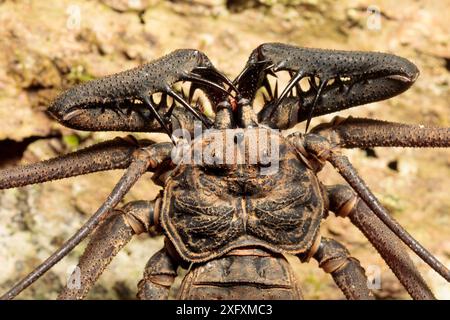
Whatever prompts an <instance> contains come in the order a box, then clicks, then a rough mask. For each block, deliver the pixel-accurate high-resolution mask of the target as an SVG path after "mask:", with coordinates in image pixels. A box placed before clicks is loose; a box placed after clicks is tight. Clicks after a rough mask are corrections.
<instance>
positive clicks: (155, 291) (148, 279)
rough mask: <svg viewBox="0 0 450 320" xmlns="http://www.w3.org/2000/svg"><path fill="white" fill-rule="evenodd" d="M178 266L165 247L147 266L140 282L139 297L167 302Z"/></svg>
mask: <svg viewBox="0 0 450 320" xmlns="http://www.w3.org/2000/svg"><path fill="white" fill-rule="evenodd" d="M177 267H178V264H177V263H176V262H175V261H174V260H173V259H172V258H171V257H170V256H169V254H168V251H167V249H166V248H165V247H164V248H163V249H161V250H159V251H158V252H157V253H155V254H154V255H153V256H152V257H151V258H150V260H148V262H147V265H146V266H145V271H144V278H143V279H142V280H141V281H139V284H138V294H137V297H138V298H139V299H141V300H167V299H168V297H169V291H170V287H171V286H172V284H173V282H174V281H175V278H176V276H177Z"/></svg>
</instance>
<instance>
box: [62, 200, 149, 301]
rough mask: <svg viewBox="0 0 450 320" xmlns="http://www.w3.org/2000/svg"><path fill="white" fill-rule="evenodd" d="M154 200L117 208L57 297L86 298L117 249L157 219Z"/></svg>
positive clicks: (90, 242) (147, 228)
mask: <svg viewBox="0 0 450 320" xmlns="http://www.w3.org/2000/svg"><path fill="white" fill-rule="evenodd" d="M154 204H155V203H154V202H153V201H134V202H130V203H128V204H127V205H125V206H124V207H123V208H122V209H119V210H114V212H113V213H112V214H111V215H110V216H109V217H108V218H106V219H105V221H104V222H102V223H101V225H100V226H99V227H98V228H97V229H96V230H95V231H94V233H93V234H92V236H91V239H90V241H89V244H88V245H87V247H86V249H85V251H84V253H83V255H82V256H81V257H80V260H79V262H78V265H77V267H76V269H75V270H74V272H73V273H72V275H71V277H70V279H69V281H68V283H67V285H66V287H64V290H63V291H62V292H61V293H60V295H59V296H58V299H64V300H75V299H83V298H84V297H85V296H86V295H87V294H88V293H89V291H90V289H91V288H92V286H93V285H94V284H95V282H96V281H97V279H98V277H100V275H101V274H102V273H103V271H104V270H105V268H106V267H107V266H108V265H109V263H110V262H111V261H112V259H113V258H114V257H115V256H116V255H117V253H118V252H119V251H120V250H121V249H122V248H123V247H124V246H125V245H126V244H127V243H128V242H129V241H130V240H131V238H132V237H133V236H134V235H136V234H140V233H144V232H148V230H149V228H150V227H151V224H152V221H153V222H154V220H155V217H154Z"/></svg>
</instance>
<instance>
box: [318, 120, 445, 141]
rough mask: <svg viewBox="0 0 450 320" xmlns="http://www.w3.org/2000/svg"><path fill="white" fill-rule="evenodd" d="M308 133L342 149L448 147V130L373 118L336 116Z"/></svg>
mask: <svg viewBox="0 0 450 320" xmlns="http://www.w3.org/2000/svg"><path fill="white" fill-rule="evenodd" d="M311 133H317V134H320V135H321V136H324V137H327V138H328V140H330V142H331V143H332V144H333V145H336V146H339V147H342V148H373V147H409V148H446V147H450V128H439V127H430V126H423V125H417V124H403V123H395V122H388V121H381V120H374V119H364V118H352V117H349V118H341V117H335V118H334V119H333V120H332V121H331V122H330V123H324V124H320V125H318V126H316V127H314V129H312V130H311Z"/></svg>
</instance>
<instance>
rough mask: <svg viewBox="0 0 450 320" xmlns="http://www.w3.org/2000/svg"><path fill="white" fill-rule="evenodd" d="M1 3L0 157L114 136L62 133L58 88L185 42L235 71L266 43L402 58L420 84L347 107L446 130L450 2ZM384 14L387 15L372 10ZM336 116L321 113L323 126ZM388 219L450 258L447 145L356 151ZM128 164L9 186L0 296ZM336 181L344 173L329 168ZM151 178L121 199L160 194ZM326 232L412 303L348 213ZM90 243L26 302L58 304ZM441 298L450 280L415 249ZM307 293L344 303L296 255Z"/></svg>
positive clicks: (120, 274) (134, 255) (137, 259)
mask: <svg viewBox="0 0 450 320" xmlns="http://www.w3.org/2000/svg"><path fill="white" fill-rule="evenodd" d="M189 2H190V1H180V0H178V1H171V2H166V1H144V0H141V1H139V0H138V1H131V0H130V1H109V0H108V1H106V0H105V1H80V0H70V1H69V0H58V1H56V0H52V1H39V0H28V1H17V2H13V1H0V25H1V26H2V28H0V119H1V126H0V165H1V166H8V165H15V164H18V163H30V162H34V161H39V160H42V159H47V158H49V157H52V156H55V155H57V154H60V153H64V152H68V151H70V150H72V149H74V148H77V147H82V146H85V145H89V144H92V143H94V142H96V141H100V140H103V139H107V138H110V137H112V136H115V134H111V133H94V134H90V133H82V132H75V131H73V130H70V129H66V128H63V127H61V126H60V125H58V124H57V123H55V122H54V121H52V120H51V119H49V118H48V117H47V116H46V114H45V112H44V111H45V108H46V106H47V105H48V103H49V101H50V100H51V99H52V98H53V97H55V95H56V94H57V93H58V92H59V91H60V90H62V89H64V88H67V87H69V86H71V85H73V84H75V83H78V82H80V81H85V80H89V79H92V78H94V77H100V76H104V75H107V74H111V73H114V72H118V71H121V70H125V69H128V68H130V67H133V66H136V65H139V64H140V63H143V62H145V61H148V60H151V59H153V58H156V57H159V56H161V55H163V54H164V53H168V52H170V51H171V50H174V49H176V48H182V47H193V48H198V49H200V50H202V51H204V52H205V53H206V54H207V55H208V56H209V57H210V58H211V60H212V61H213V62H214V63H215V65H216V66H218V67H219V68H220V69H221V70H223V71H224V72H225V73H227V74H228V75H229V76H230V77H231V78H233V77H234V76H235V75H236V74H237V73H238V72H239V71H240V70H241V68H242V67H243V65H244V63H245V61H246V59H247V57H248V55H249V53H250V52H251V50H252V49H253V48H255V47H256V46H257V45H259V44H260V43H263V42H269V41H279V42H288V43H292V44H297V45H302V46H308V47H322V48H335V49H358V50H376V51H385V52H392V53H395V54H397V55H400V56H404V57H407V58H408V59H410V60H412V61H413V62H414V63H416V64H417V65H418V67H419V69H420V70H421V76H420V77H419V79H418V81H417V83H416V84H415V85H414V86H413V88H411V90H409V91H408V92H406V93H405V94H403V95H401V96H399V97H396V98H394V99H391V100H389V101H385V102H380V103H375V104H372V105H369V106H365V107H361V108H359V109H352V110H350V111H347V112H343V113H342V114H343V115H349V114H352V115H355V116H370V117H374V118H380V119H386V120H392V121H403V122H408V123H423V124H434V125H440V126H449V125H450V108H449V101H450V90H449V83H450V73H449V72H450V41H449V38H448V34H450V30H449V25H448V21H447V19H446V16H445V14H443V13H444V12H447V11H448V10H449V6H450V4H448V2H444V1H442V2H437V1H436V2H429V1H425V0H419V1H415V2H409V1H406V0H399V1H373V2H374V4H375V5H374V6H371V7H370V8H368V7H367V2H364V1H360V0H351V1H347V2H345V3H342V2H340V3H338V2H334V1H311V0H309V1H306V0H305V1H302V0H299V1H285V0H283V1H281V0H279V1H278V0H277V1H267V0H258V1H239V0H234V1H216V0H214V1H206V0H201V1H195V5H193V4H192V3H189ZM378 9H379V10H381V14H380V15H377V14H376V13H373V12H374V11H376V10H378ZM331 117H332V116H329V117H322V118H320V119H318V120H316V123H317V122H319V121H325V120H328V119H330V118H331ZM347 154H348V155H349V156H350V158H351V160H352V161H353V162H354V164H355V166H356V167H357V168H358V170H359V172H360V173H361V175H362V176H363V177H364V178H365V179H366V181H367V183H368V185H369V186H370V187H372V189H373V191H374V192H375V194H376V195H377V196H379V197H380V199H381V200H382V202H383V203H384V204H385V205H386V206H387V207H388V208H389V209H390V210H391V212H392V214H393V215H394V216H395V217H396V218H397V219H398V220H399V221H400V222H401V223H402V224H403V225H404V226H405V228H406V229H407V230H409V231H410V233H411V234H413V235H414V236H415V237H416V238H417V239H418V240H419V241H420V242H421V243H422V244H423V245H424V246H425V247H427V248H428V249H429V250H430V251H431V252H433V253H434V254H436V256H437V257H438V258H439V259H440V260H442V261H444V262H445V263H446V264H447V265H448V264H449V263H450V250H449V247H450V239H449V238H448V235H449V234H450V216H449V212H450V197H449V196H448V190H449V189H450V153H449V151H448V150H437V149H436V150H406V149H376V150H375V155H376V157H373V156H369V154H368V153H366V152H364V151H361V150H350V151H348V152H347ZM119 177H120V172H109V173H98V174H92V175H88V176H84V177H77V178H71V179H67V180H63V181H58V182H52V183H46V184H42V185H36V186H29V187H25V188H20V189H13V190H5V191H0V217H1V218H0V221H1V222H0V291H1V292H4V291H6V290H7V289H8V288H9V287H10V286H11V285H12V284H13V283H14V282H16V281H17V280H19V279H20V278H21V277H23V276H24V275H26V274H27V273H28V272H29V271H30V270H31V269H32V268H33V267H34V266H36V265H38V264H39V263H40V262H41V261H42V260H44V259H45V258H46V257H47V256H48V255H50V254H51V253H52V252H53V251H54V250H55V249H56V248H57V247H58V246H59V245H60V244H62V243H63V241H64V240H65V239H67V238H69V237H70V235H71V234H72V233H73V232H75V231H76V230H77V229H78V228H79V227H80V226H81V224H82V223H83V221H85V220H87V218H88V216H89V215H90V214H92V213H93V212H94V211H95V210H96V208H97V207H98V206H99V205H100V203H101V202H102V200H103V199H104V198H105V197H106V195H107V194H108V192H109V191H110V190H111V188H112V186H113V184H114V183H115V182H116V181H117V180H118V179H119ZM321 177H322V178H323V180H324V181H326V182H327V183H335V182H337V181H340V180H339V178H338V176H337V174H336V173H334V172H333V171H332V170H331V169H330V168H328V167H327V168H326V169H325V170H324V172H323V173H321ZM157 192H158V188H157V187H155V186H154V185H153V184H152V183H151V182H150V179H149V177H148V176H146V177H144V178H143V179H142V181H140V182H139V184H138V185H136V186H135V187H134V188H133V190H132V191H131V192H130V193H129V194H128V196H127V198H126V199H125V201H129V200H132V199H152V198H154V197H155V196H156V193H157ZM323 234H324V235H328V236H332V237H334V238H335V239H337V240H339V241H342V242H343V243H345V244H346V245H347V246H348V248H349V250H350V251H351V252H352V253H353V254H354V256H355V257H357V258H358V259H360V260H361V262H362V264H363V266H364V267H366V268H367V269H368V270H370V269H371V268H373V267H371V266H378V267H379V268H380V270H381V275H382V282H381V289H380V290H377V292H376V294H377V296H379V297H381V298H407V295H406V293H405V291H404V290H403V289H402V288H401V286H399V285H398V284H397V282H396V281H395V279H394V276H393V274H392V273H391V272H390V271H389V270H388V268H387V267H386V266H385V265H384V264H383V262H382V261H381V259H380V258H379V256H378V255H376V254H375V252H374V250H373V249H372V248H371V247H370V245H369V244H368V242H367V241H366V240H365V239H364V238H363V236H362V235H361V234H360V233H359V232H358V231H356V230H355V228H353V227H352V226H351V225H350V224H349V222H348V221H345V220H342V219H338V218H333V217H331V218H330V219H329V220H328V221H326V222H325V223H324V226H323ZM161 245H162V242H161V239H148V238H147V237H140V238H136V239H134V240H133V241H132V242H131V243H130V244H129V245H128V246H127V247H126V248H125V249H124V250H123V252H121V253H120V254H119V255H118V256H117V257H116V259H115V260H114V261H113V263H112V264H111V266H110V267H109V268H108V270H107V271H106V272H105V273H104V275H102V277H101V278H100V279H99V282H98V284H97V285H96V286H95V288H94V290H93V291H92V292H91V294H90V295H89V298H91V299H101V298H114V299H115V298H122V299H132V298H134V295H135V290H136V284H137V281H138V280H139V279H140V277H141V275H142V272H143V269H144V265H145V263H146V261H147V259H148V258H149V257H150V256H151V255H152V254H153V253H154V252H155V251H156V250H158V248H159V247H160V246H161ZM82 249H83V248H82V246H80V247H79V248H77V249H76V250H74V252H72V253H71V254H70V256H69V257H67V258H66V259H64V260H63V261H62V262H60V263H59V264H58V265H57V266H55V268H53V269H52V270H51V271H50V272H48V273H47V274H46V275H45V276H44V277H43V278H42V279H41V280H39V281H38V282H37V283H35V284H34V285H33V286H32V287H31V288H30V289H28V290H26V291H25V292H24V293H23V294H21V295H20V296H19V297H20V298H23V299H29V298H42V299H52V298H55V297H56V295H57V292H58V291H59V289H60V288H61V287H62V285H63V284H64V283H65V281H66V276H67V272H69V270H70V268H71V267H73V266H74V265H75V264H76V261H77V257H78V256H79V255H80V254H81V252H82ZM412 257H413V259H414V261H415V262H417V265H418V266H419V269H420V270H421V271H422V272H423V274H424V276H425V278H426V280H428V281H429V283H430V285H431V287H432V289H433V290H434V292H435V293H436V295H437V296H438V297H439V298H444V299H448V298H450V287H449V285H448V284H447V283H445V281H444V280H442V279H441V278H440V277H439V276H438V275H436V274H435V273H434V272H432V271H430V269H429V268H428V267H427V266H426V265H425V264H424V263H423V262H421V261H420V260H419V259H418V258H416V257H415V256H414V255H412ZM290 261H291V262H292V264H293V265H294V267H295V268H296V271H297V275H298V278H299V281H300V283H301V284H302V287H303V291H304V295H305V297H307V298H311V299H317V298H321V299H323V298H333V299H340V298H342V294H341V293H340V292H339V291H338V290H337V289H336V287H335V285H334V284H333V282H332V281H331V279H330V278H329V277H328V276H327V275H325V274H323V272H322V271H321V270H320V269H318V268H317V265H316V264H315V263H314V262H312V263H311V264H309V265H301V264H300V263H298V262H297V261H295V259H292V258H290Z"/></svg>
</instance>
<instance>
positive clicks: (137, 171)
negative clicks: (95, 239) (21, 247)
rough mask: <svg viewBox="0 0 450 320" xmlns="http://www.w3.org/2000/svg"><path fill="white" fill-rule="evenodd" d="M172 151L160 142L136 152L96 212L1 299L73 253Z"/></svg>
mask: <svg viewBox="0 0 450 320" xmlns="http://www.w3.org/2000/svg"><path fill="white" fill-rule="evenodd" d="M171 150H172V144H171V143H158V144H154V145H151V146H149V147H147V148H141V149H138V150H137V151H136V152H135V153H133V161H132V162H131V164H130V166H129V167H128V169H127V170H126V172H125V173H124V175H123V176H122V178H121V179H120V181H119V182H118V183H117V184H116V186H115V187H114V189H113V190H112V192H111V193H110V194H109V196H108V198H107V199H106V200H105V202H104V203H103V204H102V205H101V206H100V208H99V209H98V210H97V211H96V213H95V214H94V215H93V216H92V217H91V218H89V220H88V221H87V222H86V223H85V224H84V225H83V226H82V227H81V228H80V229H79V230H78V231H77V232H76V233H75V234H74V235H73V236H72V237H71V238H70V239H69V240H67V241H66V242H65V243H64V244H63V245H62V246H61V247H60V248H59V249H58V250H57V251H56V252H54V253H53V254H52V255H51V256H50V257H49V258H47V260H45V261H44V262H43V263H42V264H41V265H39V266H38V267H37V268H36V269H34V270H33V271H32V272H31V273H30V274H29V275H27V276H26V277H25V278H24V279H22V280H21V281H20V282H19V283H17V284H16V285H15V286H14V287H13V288H12V289H11V290H9V291H8V292H7V293H6V294H4V295H3V296H2V297H1V299H12V298H14V297H15V296H16V295H18V294H19V293H20V292H21V291H22V290H24V289H25V288H27V287H28V286H29V285H31V284H32V283H33V282H34V281H36V280H37V279H39V278H40V277H41V276H42V275H43V274H44V273H45V272H47V271H48V270H49V269H50V268H51V267H53V266H54V265H55V264H56V263H57V262H58V261H59V260H61V259H62V258H64V257H65V256H66V255H67V254H68V253H69V252H70V251H72V249H73V248H75V247H76V246H77V245H78V244H79V243H80V242H81V241H83V239H85V238H86V237H87V236H88V235H89V234H90V233H91V232H92V230H93V229H94V228H95V227H96V226H97V225H98V223H99V222H100V221H102V220H103V219H105V218H106V217H107V216H108V214H109V213H110V212H112V209H114V207H115V206H116V205H117V204H118V203H119V202H120V200H121V199H122V198H123V197H124V196H125V194H126V193H127V192H128V191H129V190H130V188H131V187H132V186H133V185H134V184H135V183H136V181H137V180H138V179H139V178H140V177H141V176H142V175H143V174H144V173H145V172H146V171H147V169H148V168H156V167H157V166H158V165H159V164H161V163H162V162H163V161H165V160H166V159H169V157H170V152H171Z"/></svg>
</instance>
